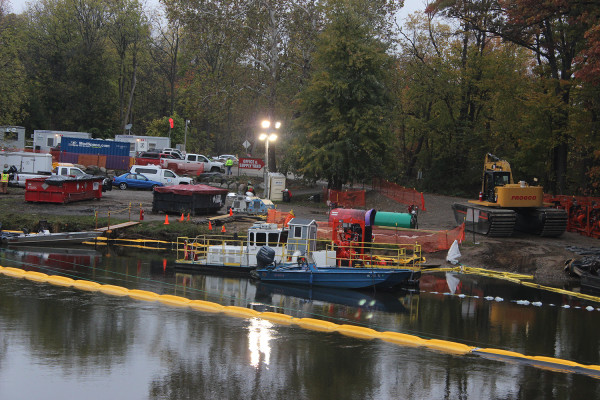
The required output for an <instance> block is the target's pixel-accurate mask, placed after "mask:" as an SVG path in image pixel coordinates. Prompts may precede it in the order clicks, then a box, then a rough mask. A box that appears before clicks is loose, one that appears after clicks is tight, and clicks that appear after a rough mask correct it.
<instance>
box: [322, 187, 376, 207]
mask: <svg viewBox="0 0 600 400" xmlns="http://www.w3.org/2000/svg"><path fill="white" fill-rule="evenodd" d="M323 197H324V198H325V201H329V202H330V203H333V204H335V206H334V207H333V208H337V207H341V208H357V207H358V208H364V207H365V206H366V205H367V203H366V200H365V191H364V190H344V191H339V190H333V189H325V190H324V196H323Z"/></svg>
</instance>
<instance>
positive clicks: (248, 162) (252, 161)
mask: <svg viewBox="0 0 600 400" xmlns="http://www.w3.org/2000/svg"><path fill="white" fill-rule="evenodd" d="M264 166H265V162H264V161H263V160H262V159H261V158H240V162H239V163H238V168H241V169H261V168H262V167H264Z"/></svg>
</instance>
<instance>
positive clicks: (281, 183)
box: [267, 172, 285, 201]
mask: <svg viewBox="0 0 600 400" xmlns="http://www.w3.org/2000/svg"><path fill="white" fill-rule="evenodd" d="M284 189H285V175H283V174H280V173H278V172H269V193H267V199H270V200H272V201H283V190H284Z"/></svg>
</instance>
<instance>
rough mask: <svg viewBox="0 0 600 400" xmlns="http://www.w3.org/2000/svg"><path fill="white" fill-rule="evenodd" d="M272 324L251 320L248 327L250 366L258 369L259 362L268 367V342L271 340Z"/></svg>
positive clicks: (269, 352)
mask: <svg viewBox="0 0 600 400" xmlns="http://www.w3.org/2000/svg"><path fill="white" fill-rule="evenodd" d="M272 330H273V324H272V323H271V322H269V321H267V320H264V319H258V318H253V319H251V320H250V326H249V327H248V349H249V350H250V365H252V366H253V367H258V365H259V363H260V362H261V358H262V363H263V364H264V365H269V363H270V358H271V346H270V345H269V342H270V341H271V340H272V339H273V335H272Z"/></svg>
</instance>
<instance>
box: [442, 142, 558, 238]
mask: <svg viewBox="0 0 600 400" xmlns="http://www.w3.org/2000/svg"><path fill="white" fill-rule="evenodd" d="M452 208H453V209H454V217H455V219H456V222H457V223H459V224H462V223H463V222H465V229H467V230H470V231H473V232H475V233H479V234H482V235H489V236H495V237H508V236H512V234H513V232H514V231H515V230H517V231H521V232H528V233H532V234H536V235H540V236H547V237H556V236H560V235H562V234H563V232H564V231H565V230H566V227H567V219H568V215H567V213H566V211H565V210H562V209H557V208H552V207H550V205H549V204H544V188H543V187H541V186H530V185H529V184H527V183H526V182H525V181H520V182H518V183H514V181H513V175H512V171H511V168H510V164H509V163H508V161H506V160H500V159H499V158H498V157H496V156H494V155H493V154H489V153H488V154H487V155H486V156H485V161H484V167H483V177H482V184H481V192H479V200H469V202H468V203H467V204H461V203H454V204H453V205H452Z"/></svg>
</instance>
